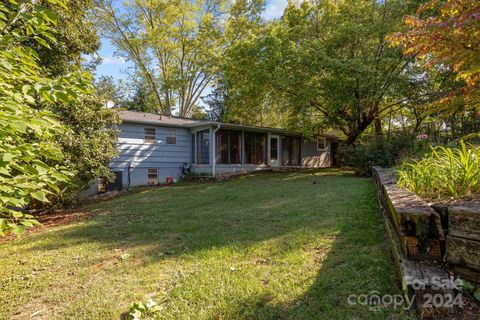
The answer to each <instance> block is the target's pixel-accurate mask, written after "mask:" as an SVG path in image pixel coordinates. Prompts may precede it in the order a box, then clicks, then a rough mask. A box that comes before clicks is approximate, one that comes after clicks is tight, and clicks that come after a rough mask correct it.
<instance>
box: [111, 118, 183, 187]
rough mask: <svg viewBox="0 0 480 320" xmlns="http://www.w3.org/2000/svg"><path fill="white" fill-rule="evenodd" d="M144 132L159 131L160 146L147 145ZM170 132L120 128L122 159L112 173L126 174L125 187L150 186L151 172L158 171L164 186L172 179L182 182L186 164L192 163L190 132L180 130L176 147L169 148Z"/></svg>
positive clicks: (139, 126) (133, 126)
mask: <svg viewBox="0 0 480 320" xmlns="http://www.w3.org/2000/svg"><path fill="white" fill-rule="evenodd" d="M144 128H155V129H156V143H152V144H149V143H144ZM166 128H167V127H164V126H151V125H142V124H131V123H124V124H121V125H120V126H119V130H120V133H119V135H118V142H117V148H118V152H119V156H118V157H117V158H116V159H114V160H113V161H112V162H111V163H110V167H111V169H112V171H122V173H123V175H122V180H123V186H124V187H128V185H129V181H128V180H129V179H128V170H129V167H130V186H142V185H147V172H148V168H157V169H158V179H159V182H160V183H163V182H165V180H166V178H167V177H168V176H171V177H173V178H175V179H178V178H179V175H180V168H181V166H182V164H183V163H185V162H187V163H190V148H191V146H190V143H191V142H190V139H191V138H190V130H189V129H187V128H175V129H176V144H166V142H165V140H166Z"/></svg>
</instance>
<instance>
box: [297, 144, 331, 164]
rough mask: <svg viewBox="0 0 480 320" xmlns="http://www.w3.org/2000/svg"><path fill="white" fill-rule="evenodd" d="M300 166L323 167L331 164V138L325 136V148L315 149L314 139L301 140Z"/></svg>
mask: <svg viewBox="0 0 480 320" xmlns="http://www.w3.org/2000/svg"><path fill="white" fill-rule="evenodd" d="M300 152H301V156H302V166H303V167H307V168H323V167H331V166H332V155H331V139H328V138H327V148H326V150H317V143H316V141H313V142H309V141H306V140H305V139H303V140H302V147H301V150H300Z"/></svg>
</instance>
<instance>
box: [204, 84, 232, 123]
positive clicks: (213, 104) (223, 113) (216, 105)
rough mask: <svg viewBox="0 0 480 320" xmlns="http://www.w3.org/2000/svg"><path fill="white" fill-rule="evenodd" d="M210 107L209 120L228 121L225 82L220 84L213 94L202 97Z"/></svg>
mask: <svg viewBox="0 0 480 320" xmlns="http://www.w3.org/2000/svg"><path fill="white" fill-rule="evenodd" d="M202 100H203V102H204V103H205V104H206V105H207V106H208V112H207V118H208V119H209V120H211V121H219V122H226V121H227V101H226V100H227V88H226V86H225V83H224V82H220V83H218V84H217V85H216V86H215V87H214V88H213V90H212V92H211V93H210V94H208V95H206V96H205V97H202Z"/></svg>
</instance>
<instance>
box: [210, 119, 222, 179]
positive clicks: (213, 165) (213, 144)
mask: <svg viewBox="0 0 480 320" xmlns="http://www.w3.org/2000/svg"><path fill="white" fill-rule="evenodd" d="M218 130H220V124H217V128H215V130H213V134H212V177H213V178H214V179H215V176H216V172H215V169H216V167H215V166H216V164H217V158H216V157H215V151H216V146H215V143H216V142H217V136H216V133H217V131H218Z"/></svg>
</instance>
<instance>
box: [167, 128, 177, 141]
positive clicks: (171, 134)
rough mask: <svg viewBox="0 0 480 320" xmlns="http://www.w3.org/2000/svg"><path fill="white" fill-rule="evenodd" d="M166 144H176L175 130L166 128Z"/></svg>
mask: <svg viewBox="0 0 480 320" xmlns="http://www.w3.org/2000/svg"><path fill="white" fill-rule="evenodd" d="M166 134H167V138H166V142H167V144H177V130H176V129H172V128H167V132H166Z"/></svg>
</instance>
